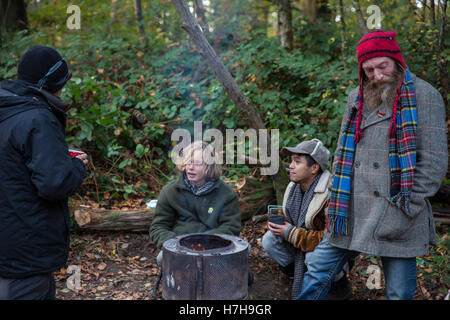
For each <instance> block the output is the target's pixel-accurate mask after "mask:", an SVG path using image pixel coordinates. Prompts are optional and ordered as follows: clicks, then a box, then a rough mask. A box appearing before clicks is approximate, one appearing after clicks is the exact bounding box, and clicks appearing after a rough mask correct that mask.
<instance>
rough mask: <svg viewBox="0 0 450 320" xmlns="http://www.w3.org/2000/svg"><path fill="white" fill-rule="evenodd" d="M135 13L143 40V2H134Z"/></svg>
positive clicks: (135, 0)
mask: <svg viewBox="0 0 450 320" xmlns="http://www.w3.org/2000/svg"><path fill="white" fill-rule="evenodd" d="M134 12H135V14H136V23H137V26H138V30H139V35H140V36H141V37H143V38H146V36H145V27H144V24H145V23H144V19H143V18H142V3H141V0H134Z"/></svg>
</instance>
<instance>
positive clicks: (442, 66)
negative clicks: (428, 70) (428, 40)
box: [436, 0, 450, 119]
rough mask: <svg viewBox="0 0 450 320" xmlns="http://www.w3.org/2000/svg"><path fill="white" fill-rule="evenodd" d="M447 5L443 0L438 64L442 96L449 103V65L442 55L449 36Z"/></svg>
mask: <svg viewBox="0 0 450 320" xmlns="http://www.w3.org/2000/svg"><path fill="white" fill-rule="evenodd" d="M447 5H448V0H443V2H442V6H441V10H440V11H441V16H442V24H441V28H440V30H439V39H438V42H437V50H436V51H437V52H436V55H437V66H438V70H439V80H440V81H441V85H442V89H443V92H442V97H443V99H444V103H445V105H448V94H449V89H450V88H449V83H448V67H447V61H446V60H445V59H444V58H443V57H442V55H441V54H442V52H443V51H444V50H445V44H444V40H445V39H446V37H448V36H447V35H446V33H445V31H446V29H447ZM449 117H450V110H449V108H447V119H449Z"/></svg>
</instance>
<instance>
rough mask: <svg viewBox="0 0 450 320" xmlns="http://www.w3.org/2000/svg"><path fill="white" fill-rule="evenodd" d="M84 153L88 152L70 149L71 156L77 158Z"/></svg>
mask: <svg viewBox="0 0 450 320" xmlns="http://www.w3.org/2000/svg"><path fill="white" fill-rule="evenodd" d="M82 154H86V153H85V152H83V151H81V150H75V149H69V156H70V157H71V158H75V157H76V156H81V155H82Z"/></svg>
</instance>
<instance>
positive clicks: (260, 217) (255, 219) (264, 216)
mask: <svg viewBox="0 0 450 320" xmlns="http://www.w3.org/2000/svg"><path fill="white" fill-rule="evenodd" d="M268 219H269V214H268V213H265V214H260V215H257V216H253V217H252V222H254V223H258V222H261V221H266V220H268Z"/></svg>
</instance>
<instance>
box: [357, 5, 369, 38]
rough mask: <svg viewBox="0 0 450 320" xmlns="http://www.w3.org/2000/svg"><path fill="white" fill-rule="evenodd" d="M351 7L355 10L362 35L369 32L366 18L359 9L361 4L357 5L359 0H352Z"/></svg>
mask: <svg viewBox="0 0 450 320" xmlns="http://www.w3.org/2000/svg"><path fill="white" fill-rule="evenodd" d="M353 7H354V8H355V10H356V15H357V16H358V21H359V26H360V27H361V30H362V32H363V34H364V35H366V34H368V33H369V30H368V29H367V24H366V20H365V19H364V15H363V13H362V11H361V6H360V5H359V0H354V1H353Z"/></svg>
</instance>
